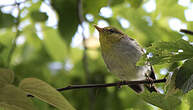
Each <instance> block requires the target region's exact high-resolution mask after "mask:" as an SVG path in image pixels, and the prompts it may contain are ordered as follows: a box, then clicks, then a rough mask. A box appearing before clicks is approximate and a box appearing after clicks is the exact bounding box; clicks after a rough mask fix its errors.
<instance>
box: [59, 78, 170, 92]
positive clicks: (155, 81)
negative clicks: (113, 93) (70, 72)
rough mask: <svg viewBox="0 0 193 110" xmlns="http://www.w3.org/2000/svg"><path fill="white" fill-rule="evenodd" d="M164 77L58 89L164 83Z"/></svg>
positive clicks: (60, 89)
mask: <svg viewBox="0 0 193 110" xmlns="http://www.w3.org/2000/svg"><path fill="white" fill-rule="evenodd" d="M164 82H166V78H164V79H158V80H153V81H148V80H139V81H120V82H116V83H107V84H87V85H70V86H67V87H64V88H58V89H57V90H58V91H60V92H61V91H65V90H72V89H82V88H105V87H114V86H118V87H119V86H122V85H137V84H152V83H164Z"/></svg>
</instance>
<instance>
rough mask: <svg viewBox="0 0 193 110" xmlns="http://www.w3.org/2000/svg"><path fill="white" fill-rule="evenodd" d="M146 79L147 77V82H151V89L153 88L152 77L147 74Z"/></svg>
mask: <svg viewBox="0 0 193 110" xmlns="http://www.w3.org/2000/svg"><path fill="white" fill-rule="evenodd" d="M145 77H146V80H147V81H148V82H149V85H150V87H152V86H153V83H154V82H153V81H154V80H153V79H152V78H151V77H149V76H148V75H147V74H145Z"/></svg>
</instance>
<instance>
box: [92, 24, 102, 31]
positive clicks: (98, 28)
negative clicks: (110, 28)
mask: <svg viewBox="0 0 193 110" xmlns="http://www.w3.org/2000/svg"><path fill="white" fill-rule="evenodd" d="M94 27H95V28H96V29H97V30H98V31H99V32H102V31H103V28H100V27H98V26H97V25H95V24H94Z"/></svg>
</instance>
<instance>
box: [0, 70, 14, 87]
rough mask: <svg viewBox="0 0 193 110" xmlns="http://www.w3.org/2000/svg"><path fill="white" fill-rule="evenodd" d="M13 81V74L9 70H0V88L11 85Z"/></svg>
mask: <svg viewBox="0 0 193 110" xmlns="http://www.w3.org/2000/svg"><path fill="white" fill-rule="evenodd" d="M13 80H14V73H13V71H11V70H9V69H3V68H0V87H2V86H3V85H5V84H11V83H12V82H13Z"/></svg>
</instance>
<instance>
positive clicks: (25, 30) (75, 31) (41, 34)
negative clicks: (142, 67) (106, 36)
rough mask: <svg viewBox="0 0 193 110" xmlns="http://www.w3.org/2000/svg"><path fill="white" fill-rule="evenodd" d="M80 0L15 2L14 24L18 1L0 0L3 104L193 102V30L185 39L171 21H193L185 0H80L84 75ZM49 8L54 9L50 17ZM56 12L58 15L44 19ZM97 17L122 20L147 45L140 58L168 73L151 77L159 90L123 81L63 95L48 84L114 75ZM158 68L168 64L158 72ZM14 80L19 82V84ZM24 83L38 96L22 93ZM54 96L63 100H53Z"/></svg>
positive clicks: (28, 109)
mask: <svg viewBox="0 0 193 110" xmlns="http://www.w3.org/2000/svg"><path fill="white" fill-rule="evenodd" d="M152 1H155V5H156V8H155V10H152V11H147V9H146V8H144V6H145V5H147V3H149V2H152ZM78 3H79V2H78V0H33V1H29V0H26V1H25V2H24V3H22V4H20V11H21V15H20V22H19V27H18V29H16V27H15V24H16V20H17V16H16V15H17V11H15V10H17V8H16V7H15V6H10V7H11V8H12V10H11V11H10V12H6V11H4V8H5V7H1V9H2V10H1V11H0V67H1V69H0V107H2V108H5V109H7V108H8V109H10V110H17V109H19V110H32V109H37V110H56V109H61V110H66V109H67V108H65V107H70V110H71V109H73V108H72V107H71V105H72V106H73V107H74V108H75V109H77V110H154V109H155V107H156V108H157V107H158V109H164V110H174V108H175V110H182V109H183V110H192V109H193V106H192V105H193V91H191V89H192V88H193V85H192V82H193V77H192V75H193V70H192V64H193V62H192V56H193V55H192V54H193V52H192V51H193V47H192V43H191V42H193V36H191V35H186V36H187V38H188V40H183V39H182V37H183V36H184V34H183V33H179V32H178V31H176V30H172V29H171V26H170V24H169V22H170V20H171V19H172V18H175V19H177V20H179V21H180V22H181V23H182V24H186V25H187V28H188V29H190V30H193V23H192V22H191V21H187V19H186V18H185V15H184V11H185V10H186V9H187V8H188V7H186V6H182V5H180V4H178V0H168V1H163V0H82V5H83V10H82V11H83V16H84V17H85V22H84V23H83V25H84V27H86V28H85V29H84V31H87V33H89V35H88V36H87V33H86V34H85V35H86V36H87V37H86V46H87V47H88V49H87V51H86V54H87V61H88V64H87V65H86V66H87V67H88V70H89V81H88V79H87V78H88V77H87V76H86V74H85V70H84V68H83V60H82V59H83V55H84V49H83V45H82V33H81V32H82V28H81V27H80V24H81V22H80V18H79V17H80V16H79V11H80V10H78ZM190 3H192V2H190ZM46 7H47V8H46ZM104 7H106V8H110V9H111V10H112V16H110V17H106V16H103V15H104V14H101V13H102V10H101V8H104ZM43 8H45V9H43ZM49 10H52V12H50V11H49ZM53 13H54V14H55V15H56V18H55V19H54V20H53V17H54V15H53ZM105 14H108V13H105ZM88 15H90V17H91V18H92V20H90V19H89V17H88ZM121 19H124V20H126V21H128V23H129V26H128V27H124V24H125V23H123V24H122V23H121V22H122V21H121ZM55 20H56V21H57V23H55V24H54V25H50V24H49V23H50V22H51V23H53V22H54V21H55ZM101 21H104V22H106V23H107V24H109V25H112V26H114V27H117V28H119V29H120V30H122V31H123V32H124V33H126V34H128V35H129V36H130V37H132V38H134V39H136V40H137V41H138V42H139V43H140V44H141V46H143V47H144V48H145V49H146V51H147V52H146V54H145V55H144V56H143V57H142V58H141V60H140V62H139V64H144V62H145V61H147V60H148V61H149V62H150V63H151V64H152V65H153V66H154V69H155V72H156V73H157V74H156V76H157V78H163V77H164V76H165V74H169V76H171V78H169V79H170V80H169V81H168V83H167V87H166V84H156V86H157V87H158V88H159V90H160V91H162V93H163V94H156V93H153V94H150V93H148V92H144V93H143V94H140V95H138V94H136V93H135V92H134V91H132V90H131V89H130V88H128V87H126V86H125V87H123V88H121V89H120V88H116V87H112V88H103V89H101V88H100V89H99V88H95V89H79V90H69V91H63V92H61V94H62V95H63V96H64V97H65V98H64V97H63V96H62V95H60V94H59V93H58V92H57V91H55V90H54V89H53V87H54V88H61V87H65V86H68V85H71V84H72V85H73V84H86V83H88V82H89V83H110V82H116V81H118V80H119V79H118V78H116V77H115V76H114V75H112V74H110V73H109V72H108V71H107V68H106V66H105V64H104V62H103V59H102V57H101V52H100V46H99V43H96V42H98V36H96V34H95V29H94V27H93V24H99V25H100V23H101ZM85 24H86V26H85ZM87 24H88V27H87ZM16 32H19V36H16V35H15V34H16ZM16 37H17V38H16ZM14 39H16V48H15V49H14V52H13V55H12V58H11V62H10V64H11V65H10V67H9V69H3V68H5V67H7V65H8V63H9V62H8V54H9V52H10V49H11V48H12V46H13V44H14V43H13V41H14ZM74 45H75V46H74ZM146 56H148V57H149V58H148V59H147V58H146ZM163 69H165V70H167V71H166V72H165V73H162V72H163V71H162V70H163ZM11 70H12V71H13V72H14V73H15V74H14V75H13V72H12V71H11ZM172 73H173V74H174V75H173V76H172ZM14 77H15V78H14ZM31 77H33V78H31ZM24 78H27V79H24ZM13 79H14V80H13ZM38 79H39V80H38ZM23 84H24V86H22V85H23ZM18 85H20V88H17V87H18ZM51 86H52V87H51ZM29 88H30V89H29ZM47 89H49V90H50V91H51V92H49V90H48V91H47ZM32 90H34V91H32ZM24 91H25V92H28V93H30V94H33V95H34V96H36V97H35V98H31V99H29V98H26V97H25V95H26V94H25V93H24ZM51 95H53V96H51ZM50 97H51V98H50ZM57 97H59V98H58V99H60V100H63V101H59V100H56V99H57ZM52 98H53V99H52ZM50 99H51V100H50ZM65 99H66V100H68V101H66V100H65ZM64 100H65V101H64ZM56 101H59V102H56ZM2 102H3V103H2ZM32 102H33V104H34V106H33V105H32ZM47 103H49V104H51V105H53V106H51V105H49V104H47ZM63 103H65V104H66V105H65V104H63ZM69 103H70V104H71V105H70V104H69ZM10 105H12V106H10ZM55 107H56V108H55ZM0 109H1V108H0Z"/></svg>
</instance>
